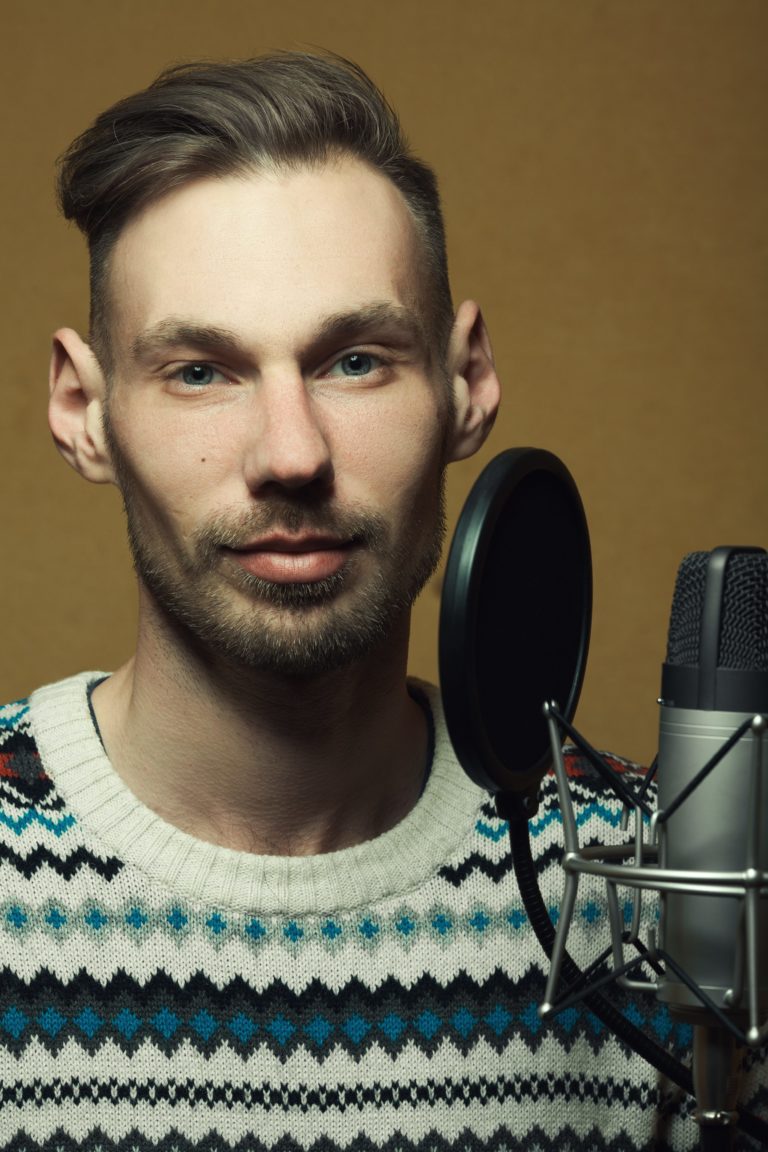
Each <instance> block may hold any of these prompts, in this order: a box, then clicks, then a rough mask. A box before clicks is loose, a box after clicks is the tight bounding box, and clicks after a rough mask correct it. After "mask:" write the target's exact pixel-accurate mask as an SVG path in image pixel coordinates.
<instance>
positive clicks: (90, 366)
mask: <svg viewBox="0 0 768 1152" xmlns="http://www.w3.org/2000/svg"><path fill="white" fill-rule="evenodd" d="M48 383H49V390H50V399H49V403H48V424H49V426H50V429H51V433H52V434H53V439H54V441H55V443H56V447H57V448H58V450H59V452H61V454H62V456H63V457H64V459H65V460H66V461H67V463H68V464H71V465H72V467H73V468H74V469H75V470H76V471H77V472H79V473H80V475H81V476H84V477H85V478H86V480H91V481H92V482H93V483H95V484H108V483H114V480H115V477H114V472H113V469H112V463H111V460H110V455H109V450H108V448H107V443H106V438H105V435H104V424H103V414H104V404H105V401H106V384H105V381H104V376H103V373H102V371H101V368H100V366H99V362H98V360H97V359H96V357H95V355H94V353H93V351H92V350H91V348H90V347H89V346H88V344H86V343H85V341H84V340H81V338H80V337H79V336H78V334H77V333H76V332H75V331H73V330H72V329H71V328H61V329H59V331H58V332H55V333H54V336H53V348H52V351H51V366H50V372H49V379H48Z"/></svg>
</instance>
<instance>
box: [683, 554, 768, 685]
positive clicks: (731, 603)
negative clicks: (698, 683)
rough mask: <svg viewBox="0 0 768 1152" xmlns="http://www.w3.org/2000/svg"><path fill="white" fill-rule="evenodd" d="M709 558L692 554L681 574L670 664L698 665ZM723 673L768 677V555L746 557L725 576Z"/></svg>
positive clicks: (720, 664) (719, 662)
mask: <svg viewBox="0 0 768 1152" xmlns="http://www.w3.org/2000/svg"><path fill="white" fill-rule="evenodd" d="M708 559H709V553H708V552H691V553H690V554H689V555H688V556H686V557H685V558H684V559H683V562H682V564H681V565H680V569H679V571H678V573H677V582H676V584H675V594H674V597H673V599H672V612H671V614H670V620H669V638H668V642H667V663H668V664H687V665H694V666H695V665H698V663H699V637H700V631H701V616H702V612H703V609H704V585H705V581H706V575H707V561H708ZM717 666H718V668H738V669H744V670H750V671H761V672H765V671H768V554H766V553H765V552H740V553H736V554H735V555H733V556H731V558H730V560H729V562H728V567H727V569H726V573H725V589H724V592H723V611H722V617H721V631H720V642H719V650H718V658H717Z"/></svg>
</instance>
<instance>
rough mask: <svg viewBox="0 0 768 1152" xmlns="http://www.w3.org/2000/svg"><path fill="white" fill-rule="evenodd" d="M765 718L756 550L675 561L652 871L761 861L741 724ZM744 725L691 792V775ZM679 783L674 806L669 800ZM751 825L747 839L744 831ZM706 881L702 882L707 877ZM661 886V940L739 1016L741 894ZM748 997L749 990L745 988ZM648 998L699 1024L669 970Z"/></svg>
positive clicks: (767, 681)
mask: <svg viewBox="0 0 768 1152" xmlns="http://www.w3.org/2000/svg"><path fill="white" fill-rule="evenodd" d="M763 713H768V554H766V553H765V552H764V551H763V550H762V549H754V548H716V549H715V550H714V551H713V552H711V553H705V552H695V553H691V554H690V555H689V556H686V557H685V559H684V560H683V562H682V564H681V566H680V570H679V572H678V577H677V582H676V585H675V594H674V598H673V603H672V612H671V615H670V624H669V638H668V645H667V660H666V662H665V664H664V668H663V672H662V700H661V718H660V733H659V759H658V764H659V771H658V787H659V802H658V806H659V811H660V812H661V813H664V812H666V811H669V810H670V809H671V811H670V815H669V818H668V819H666V820H665V822H664V825H663V830H662V835H661V837H660V853H661V855H660V860H659V863H660V865H661V866H662V867H663V868H669V869H671V870H674V871H690V872H692V873H696V874H698V875H699V876H702V875H703V874H707V873H709V874H712V875H713V876H714V874H716V873H718V872H720V873H725V872H730V873H735V872H744V873H746V872H747V870H748V869H750V868H752V869H758V870H760V871H765V870H766V867H768V785H767V784H766V779H765V777H766V773H767V772H768V763H766V764H765V765H763V766H762V768H758V770H757V775H756V771H755V757H756V756H757V755H758V754H759V752H760V748H759V746H758V745H759V743H760V737H759V735H758V734H757V732H755V731H752V730H750V729H749V727H748V726H749V724H750V721H751V720H752V719H753V717H754V716H755V715H756V714H763ZM744 726H747V730H746V731H745V732H744V735H743V736H742V737H741V738H740V739H738V740H737V741H736V742H735V743H734V744H733V747H731V748H730V750H729V751H728V752H727V753H726V755H725V756H724V757H723V758H722V759H721V760H720V762H719V763H717V764H716V765H715V767H714V768H713V769H712V771H711V772H709V774H708V775H706V777H705V778H703V779H701V780H700V781H699V782H698V784H697V785H696V787H695V788H691V785H693V783H694V782H695V781H696V778H697V777H698V775H699V773H700V772H701V770H702V769H703V768H704V767H705V766H706V765H707V764H708V763H709V761H710V760H711V759H712V758H713V757H714V756H715V755H716V754H717V753H718V751H719V750H720V749H721V748H722V747H723V745H725V744H726V742H727V741H729V739H730V738H731V737H733V735H734V733H736V732H737V731H738V730H739V729H740V728H742V727H744ZM688 788H691V790H690V794H688V795H687V796H686V798H685V800H684V802H683V803H682V804H681V805H680V807H677V808H675V807H674V804H675V801H676V799H677V797H679V796H680V795H681V794H682V793H684V791H685V790H686V789H688ZM755 828H757V830H758V834H757V835H756V834H755ZM713 883H714V879H713ZM736 895H737V893H734V894H733V895H731V896H728V895H723V896H719V895H712V894H702V895H698V894H696V893H695V892H668V893H665V894H663V896H662V921H661V925H660V938H661V945H662V947H663V948H664V950H665V951H666V952H667V953H669V955H670V956H672V957H673V959H674V960H675V961H676V962H677V964H678V965H679V966H680V967H681V968H683V969H684V970H685V971H686V972H687V973H688V974H689V975H690V976H691V977H692V979H693V980H694V981H695V983H696V984H698V985H699V987H700V988H701V989H702V990H703V991H704V992H705V993H706V994H707V995H708V996H709V997H710V998H711V999H712V1000H713V1002H714V1003H715V1004H716V1005H717V1007H719V1008H723V1009H728V1010H730V1011H733V1012H734V1013H738V1012H739V1011H740V1010H741V1011H746V1010H747V1008H748V1006H749V1005H748V1002H747V991H748V989H747V987H746V984H747V981H746V979H745V965H746V961H747V957H746V956H745V954H744V953H745V950H744V948H743V947H742V942H743V940H744V935H745V923H744V916H745V906H744V902H743V900H739V899H737V898H735V897H736ZM761 905H762V909H763V913H762V915H761V916H760V917H759V920H758V933H757V950H758V954H759V955H760V956H761V957H763V963H762V965H760V970H759V977H758V988H757V990H756V991H757V997H758V1001H759V1003H760V1005H761V1009H762V1006H764V1005H765V1003H766V1001H768V964H766V962H765V960H766V959H768V917H766V915H765V902H764V901H761ZM752 994H753V997H754V994H755V989H753V990H752ZM658 996H659V998H660V999H661V1000H664V1001H666V1002H667V1003H669V1004H670V1006H671V1007H673V1008H675V1009H677V1010H678V1012H682V1013H684V1014H685V1015H686V1016H687V1017H688V1018H689V1019H690V1020H691V1021H692V1022H693V1023H697V1022H700V1021H701V1015H702V1005H701V1001H700V999H699V998H698V997H697V996H696V995H695V993H694V992H693V991H692V990H691V989H690V988H688V987H687V985H686V984H685V983H684V982H683V981H682V980H681V979H679V977H678V976H677V975H676V974H675V973H674V972H672V971H667V974H666V975H665V976H664V977H663V979H662V980H661V981H660V986H659V990H658Z"/></svg>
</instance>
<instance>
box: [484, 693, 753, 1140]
mask: <svg viewBox="0 0 768 1152" xmlns="http://www.w3.org/2000/svg"><path fill="white" fill-rule="evenodd" d="M545 713H546V715H547V721H548V725H549V729H550V737H551V747H552V754H553V760H554V768H555V775H556V777H557V782H558V791H559V794H560V804H561V811H562V818H563V831H564V838H565V857H564V861H563V867H564V869H565V874H566V884H565V892H564V896H563V901H562V905H561V909H560V918H559V923H558V928H557V931H555V928H554V927H553V925H552V921H551V920H550V918H549V913H548V911H547V908H546V905H545V904H544V901H543V899H542V897H541V893H540V892H539V889H538V882H537V879H536V872H535V866H534V864H533V858H532V853H531V845H530V834H529V830H528V820H529V818H530V817H531V816H533V815H534V814H535V811H536V807H537V798H536V796H535V794H528V795H519V794H514V793H497V795H496V803H497V808H498V811H499V813H500V815H502V816H503V817H504V818H506V819H507V820H508V821H509V829H510V838H511V846H512V857H513V864H514V868H515V874H516V877H517V881H518V885H519V888H520V893H521V897H522V899H523V904H524V906H525V909H526V912H527V914H528V917H529V919H530V922H531V925H532V927H533V929H534V931H535V932H536V935H537V937H538V939H539V942H540V943H541V945H542V948H543V949H544V951H545V953H546V955H547V956H548V957H549V959H550V965H551V966H550V973H549V979H548V982H547V989H546V993H545V1000H544V1003H543V1004H542V1005H541V1007H540V1009H539V1011H540V1014H541V1015H542V1016H543V1017H546V1016H547V1015H550V1014H552V1013H554V1012H556V1011H561V1010H562V1009H564V1008H566V1007H570V1006H571V1005H573V1004H575V1003H578V1002H580V1001H582V1000H583V1001H584V1002H585V1003H586V1004H587V1005H588V1006H589V1008H590V1009H591V1010H592V1011H593V1012H594V1013H595V1015H596V1016H598V1017H599V1018H600V1019H601V1020H603V1022H604V1023H605V1024H606V1025H607V1027H609V1028H610V1029H611V1030H612V1031H613V1032H614V1033H615V1035H617V1036H618V1037H619V1039H621V1040H622V1041H623V1042H624V1043H625V1044H627V1045H628V1046H629V1047H631V1048H632V1049H633V1050H634V1051H636V1052H637V1053H638V1054H639V1055H640V1056H642V1057H643V1058H644V1059H645V1060H647V1061H648V1062H649V1063H650V1064H651V1065H652V1066H653V1067H655V1068H656V1069H657V1070H658V1071H660V1072H662V1074H663V1075H665V1076H666V1077H667V1078H668V1079H669V1080H671V1081H672V1082H673V1083H675V1084H677V1085H678V1086H679V1087H681V1088H682V1089H683V1090H684V1091H685V1092H686V1093H688V1094H689V1095H692V1096H694V1098H695V1100H696V1101H697V1110H696V1114H695V1119H696V1121H697V1123H698V1124H699V1131H700V1147H701V1149H702V1152H730V1149H731V1148H732V1147H733V1140H734V1135H735V1131H736V1126H737V1125H738V1127H739V1128H740V1129H741V1130H742V1131H744V1132H745V1133H747V1134H748V1135H749V1136H751V1137H752V1138H754V1139H756V1140H758V1141H759V1142H760V1143H761V1144H762V1145H763V1146H764V1147H766V1148H768V1123H766V1122H765V1121H763V1120H761V1119H760V1118H759V1117H756V1116H753V1115H750V1114H749V1113H746V1112H737V1111H736V1108H735V1104H736V1100H737V1097H738V1086H739V1066H740V1060H739V1053H738V1051H737V1043H738V1044H749V1045H750V1046H752V1047H757V1046H759V1045H760V1044H761V1043H762V1042H763V1041H764V1040H765V1036H766V1034H768V1025H767V1026H764V1027H763V1028H758V1026H757V1013H758V1000H757V964H758V957H757V948H756V944H755V937H756V930H757V912H758V902H759V900H760V897H761V890H762V888H763V887H764V884H765V877H764V875H763V874H762V873H761V872H760V871H759V870H758V871H756V872H755V870H754V869H752V870H750V871H749V874H748V875H747V877H746V879H745V876H744V875H743V874H739V875H738V877H737V879H736V880H734V879H733V877H731V876H730V874H717V879H718V880H720V881H722V882H726V881H727V882H729V883H732V884H737V886H738V888H739V891H742V890H744V900H745V907H746V925H747V940H746V952H747V957H746V959H747V969H748V975H749V989H748V1002H749V1017H750V1019H749V1026H748V1028H747V1031H746V1034H745V1033H744V1032H742V1031H741V1030H740V1029H739V1028H738V1027H737V1025H736V1024H735V1023H734V1021H733V1019H732V1018H731V1017H729V1016H728V1015H727V1014H726V1013H725V1012H723V1011H722V1009H721V1008H720V1007H718V1005H716V1004H715V1003H714V1002H713V1001H712V1000H711V999H710V997H709V996H707V994H706V993H705V992H704V991H703V989H701V988H700V987H698V986H697V985H696V984H695V982H694V981H693V980H692V979H691V977H689V976H688V974H687V973H686V972H685V971H683V970H682V969H681V968H680V966H679V965H678V964H677V963H676V962H675V960H674V959H673V958H672V957H670V956H669V955H668V954H667V953H666V952H665V951H664V950H663V949H661V948H657V946H656V940H655V933H654V932H653V931H652V932H650V933H649V945H650V946H649V948H645V946H644V945H643V944H642V943H641V942H640V940H639V939H638V932H639V929H640V905H639V899H638V898H637V897H639V892H636V901H635V912H634V920H633V924H632V929H631V932H630V933H629V934H628V935H627V934H622V930H621V917H620V913H619V905H618V897H617V894H616V885H617V883H623V884H629V885H631V886H633V887H635V888H636V889H638V888H652V889H654V890H656V891H659V890H660V891H669V890H677V889H679V888H680V887H681V884H682V885H683V886H684V887H685V888H686V889H687V888H690V887H691V877H690V874H686V876H685V879H684V880H681V877H680V876H678V875H677V874H676V873H675V872H674V871H672V870H665V869H659V868H649V867H648V866H647V864H646V860H645V857H646V855H647V856H650V857H653V856H654V855H655V852H656V849H655V847H653V848H651V847H650V846H649V845H647V844H645V842H644V840H643V837H642V820H641V818H640V817H641V814H642V813H643V812H645V813H646V815H647V814H648V811H649V810H648V805H647V804H646V803H645V799H644V797H645V792H646V789H647V787H648V784H649V783H650V781H649V780H648V779H646V782H645V784H644V786H643V787H642V788H641V789H640V791H639V792H636V793H632V791H631V790H628V789H627V785H626V784H625V783H624V781H623V780H622V779H621V778H620V777H619V776H618V775H617V774H616V773H615V772H614V771H613V769H611V767H610V765H608V764H607V763H606V762H605V761H604V760H603V758H602V757H601V756H600V755H599V753H597V752H596V751H595V749H593V748H592V747H591V746H590V745H589V744H588V743H587V741H586V740H584V738H583V737H582V736H581V735H580V733H578V732H577V731H576V729H574V728H573V727H572V726H571V725H570V724H569V723H568V722H567V720H565V718H564V717H563V716H561V715H560V713H559V712H558V710H557V707H556V705H554V704H548V705H546V706H545ZM558 724H559V725H560V726H561V727H562V728H563V729H564V730H565V731H566V732H567V734H568V735H569V736H570V737H571V738H572V739H573V741H574V743H575V744H576V745H577V747H578V748H579V750H580V751H581V752H582V753H583V754H584V755H585V756H586V758H587V759H588V760H589V762H590V763H591V764H592V765H593V766H594V768H595V769H596V771H597V772H598V774H599V775H601V776H602V777H603V779H605V780H606V781H607V782H608V783H609V784H610V786H611V787H612V788H613V789H614V791H616V792H617V793H618V795H619V797H620V799H622V801H623V802H624V803H625V805H627V804H628V802H629V803H631V804H632V806H633V807H634V808H635V810H636V828H635V843H634V845H628V846H627V845H625V846H619V847H613V846H602V847H597V848H584V849H582V848H580V846H579V841H578V832H577V828H576V822H575V817H574V813H573V807H572V802H571V800H570V792H569V788H568V783H567V777H566V773H565V765H564V763H563V757H562V750H561V739H560V732H559V729H558ZM750 726H751V727H752V728H753V731H754V733H755V735H756V736H758V737H762V735H763V732H764V730H765V723H764V718H763V717H755V719H754V721H753V722H752V724H751V725H750ZM746 728H747V726H746V725H745V730H746ZM738 738H739V737H736V736H734V738H732V741H729V743H732V742H735V739H738ZM756 744H757V746H756V749H755V759H754V764H755V775H756V776H757V777H759V775H760V763H761V760H760V752H761V746H762V741H761V739H758V740H757V742H756ZM723 754H724V752H723V749H721V750H720V753H718V754H717V755H716V756H715V757H713V759H712V761H711V762H710V763H709V764H708V765H706V766H705V768H704V769H702V772H701V778H702V779H703V778H704V776H705V775H706V774H707V773H708V772H709V771H711V770H712V768H713V767H714V766H715V764H716V763H717V762H719V760H720V759H721V758H722V755H723ZM698 783H699V781H698V780H697V781H696V782H695V783H693V784H692V786H691V790H693V789H694V788H695V787H697V786H698ZM678 799H679V800H680V802H682V800H683V799H684V798H683V797H680V798H678ZM671 807H672V806H671V805H670V809H671ZM758 809H759V805H757V804H755V806H754V810H755V813H756V812H757V811H758ZM657 817H658V821H659V822H662V823H663V821H664V818H665V814H663V813H658V814H657V816H654V818H653V819H652V822H651V825H652V830H653V828H654V825H655V823H656V822H657ZM758 832H759V827H758V818H757V815H755V819H754V820H753V822H752V828H751V829H750V834H749V837H748V839H749V840H750V846H749V852H750V858H751V857H752V855H753V853H754V852H755V851H756V848H757V839H756V837H758ZM758 838H759V837H758ZM628 856H632V857H634V859H635V865H634V866H629V865H621V864H619V863H612V861H619V860H621V859H624V858H627V857H628ZM598 860H600V863H598ZM606 860H607V861H608V862H607V863H606V862H604V861H606ZM582 872H586V873H589V874H592V875H597V876H601V877H602V878H603V879H605V880H606V881H607V895H608V910H609V919H610V922H611V934H612V943H611V945H610V946H609V947H608V948H607V949H606V950H605V951H604V952H603V954H602V955H601V956H599V957H598V958H597V960H596V961H595V962H594V963H593V964H591V965H590V966H589V968H588V969H586V971H583V972H582V971H581V970H580V969H579V968H578V966H577V965H576V964H575V962H574V961H573V960H572V958H571V957H570V956H569V954H568V952H567V951H566V947H565V942H566V938H567V934H568V929H569V926H570V922H571V918H572V914H573V908H574V905H575V899H576V889H577V886H578V878H579V874H580V873H582ZM753 872H754V875H753ZM711 879H712V878H711V877H709V876H707V881H710V880H711ZM627 940H629V941H631V942H632V943H633V944H634V946H635V948H636V949H637V951H638V953H639V955H638V956H636V957H634V958H633V959H631V960H630V961H629V962H624V956H623V945H624V943H626V942H627ZM611 953H613V957H614V965H613V969H612V970H611V971H608V972H607V973H606V972H605V970H604V961H605V960H606V959H607V958H608V957H609V956H610V955H611ZM660 961H663V962H664V964H665V965H666V966H667V969H668V970H670V971H672V972H674V974H675V975H676V976H677V977H678V979H679V980H680V981H681V982H682V983H683V984H685V985H687V986H688V988H689V989H690V990H691V991H692V992H693V993H694V994H695V996H696V999H697V1001H698V1003H699V1004H700V1005H702V1006H703V1007H702V1008H698V1009H692V1010H686V1009H682V1008H678V1007H677V1006H676V1005H674V1006H671V1007H672V1010H673V1011H675V1014H676V1015H680V1014H681V1013H682V1016H683V1019H685V1020H686V1021H688V1022H690V1021H691V1019H693V1021H694V1071H693V1076H691V1074H690V1073H689V1072H688V1070H687V1069H686V1068H685V1067H684V1066H683V1065H682V1064H680V1063H679V1062H678V1061H677V1060H675V1059H674V1058H673V1057H672V1056H671V1055H670V1054H669V1053H668V1052H666V1051H665V1050H664V1049H663V1048H661V1047H660V1046H659V1045H657V1044H656V1043H655V1042H654V1041H653V1040H651V1039H650V1038H649V1037H647V1036H646V1035H645V1034H644V1033H642V1032H640V1030H639V1029H637V1028H635V1026H634V1025H632V1024H631V1023H630V1022H629V1021H628V1020H627V1019H626V1017H625V1016H623V1015H622V1013H621V1012H620V1011H618V1010H617V1009H616V1008H615V1007H614V1006H613V1005H612V1004H611V1003H610V1002H609V1001H607V1000H606V999H605V998H604V997H603V996H602V995H601V993H600V988H602V987H605V986H607V985H609V984H612V983H619V984H620V985H621V986H622V987H624V988H625V989H628V990H638V991H643V992H646V993H647V992H650V991H654V990H655V989H656V987H657V983H655V982H652V981H648V980H631V979H629V973H630V972H631V971H632V970H633V969H635V968H637V967H638V966H639V965H641V964H643V963H647V964H650V966H651V967H652V968H653V969H654V970H655V972H656V974H657V976H664V975H665V970H664V968H662V967H661V964H660ZM561 973H562V975H563V976H564V978H565V981H566V984H567V988H566V992H565V994H564V996H561V997H559V998H558V999H557V1000H556V1001H555V998H554V992H555V987H556V985H557V981H558V979H559V976H560V974H561ZM734 995H735V994H734ZM735 998H736V999H738V997H735ZM692 1014H693V1015H692Z"/></svg>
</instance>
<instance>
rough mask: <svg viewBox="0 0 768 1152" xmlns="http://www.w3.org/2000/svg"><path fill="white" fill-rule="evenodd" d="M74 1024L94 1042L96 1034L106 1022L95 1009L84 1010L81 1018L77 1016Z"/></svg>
mask: <svg viewBox="0 0 768 1152" xmlns="http://www.w3.org/2000/svg"><path fill="white" fill-rule="evenodd" d="M74 1023H75V1024H77V1026H78V1028H79V1029H80V1031H81V1032H84V1033H85V1035H86V1036H87V1037H88V1039H89V1040H93V1038H94V1036H95V1035H96V1033H97V1032H98V1031H99V1029H100V1028H101V1026H102V1024H103V1023H104V1021H103V1020H102V1018H101V1016H99V1014H98V1013H97V1012H94V1010H93V1008H83V1010H82V1012H81V1013H80V1015H79V1016H75V1018H74Z"/></svg>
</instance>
